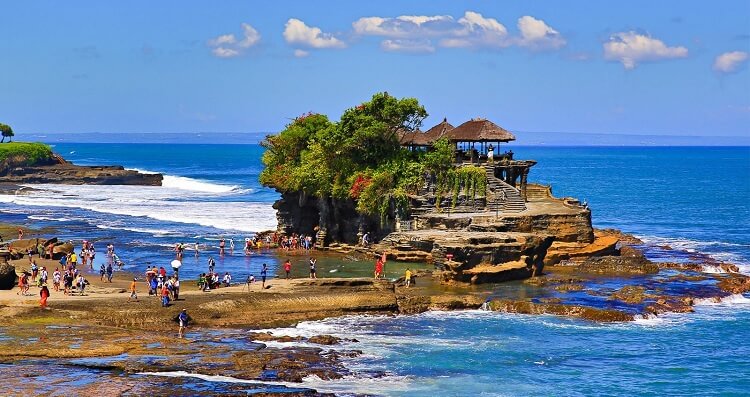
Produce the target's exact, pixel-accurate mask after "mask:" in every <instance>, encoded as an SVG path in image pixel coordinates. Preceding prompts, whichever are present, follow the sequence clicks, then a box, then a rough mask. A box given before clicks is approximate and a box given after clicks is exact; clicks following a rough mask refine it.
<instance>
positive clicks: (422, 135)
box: [399, 119, 453, 146]
mask: <svg viewBox="0 0 750 397" xmlns="http://www.w3.org/2000/svg"><path fill="white" fill-rule="evenodd" d="M451 130H453V126H452V125H451V123H449V122H448V120H447V119H443V121H441V122H440V123H439V124H438V125H436V126H434V127H432V128H430V129H429V130H427V131H425V132H422V131H420V130H416V131H414V132H404V133H400V134H399V142H401V145H404V146H429V145H432V144H433V143H434V142H435V141H437V140H438V139H440V138H442V137H444V136H446V134H448V133H449V132H450V131H451Z"/></svg>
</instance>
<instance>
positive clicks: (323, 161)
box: [260, 93, 483, 219]
mask: <svg viewBox="0 0 750 397" xmlns="http://www.w3.org/2000/svg"><path fill="white" fill-rule="evenodd" d="M426 117H427V112H426V111H425V109H424V107H423V106H422V105H420V104H419V101H417V100H416V99H414V98H401V99H399V98H396V97H393V96H391V95H389V94H388V93H378V94H375V95H373V97H372V98H371V99H370V100H369V101H367V102H364V103H362V104H360V105H358V106H354V107H352V108H349V109H347V110H346V111H344V114H343V115H342V116H341V118H340V120H338V121H331V120H329V118H328V117H327V116H325V115H321V114H315V113H308V114H304V115H302V116H299V117H297V118H295V119H294V120H293V121H292V122H291V123H289V124H288V125H287V126H286V128H285V129H284V130H283V131H281V132H280V133H279V134H278V135H272V136H268V137H266V139H265V140H264V141H263V142H262V143H261V144H262V145H263V146H264V147H265V148H266V151H265V153H264V154H263V164H264V165H265V169H264V170H263V171H262V172H261V174H260V181H261V183H262V184H264V185H266V186H269V187H273V188H275V189H276V190H278V191H280V192H296V191H301V192H305V193H307V194H309V195H312V196H316V197H333V198H336V199H353V200H355V201H356V203H357V210H358V211H359V212H360V213H363V214H368V215H380V216H381V219H385V218H386V216H388V215H394V214H396V213H398V212H403V211H404V210H406V209H407V206H408V196H409V194H415V193H417V191H418V190H419V189H420V187H422V186H423V185H424V183H425V178H424V176H425V174H426V173H431V174H433V175H437V176H438V179H439V180H446V179H445V178H441V176H445V175H447V174H448V173H450V172H452V171H453V167H452V159H453V148H452V145H451V144H450V143H449V142H448V141H439V142H438V143H436V144H435V145H434V148H433V150H431V151H427V152H425V151H410V150H408V149H406V148H403V147H402V146H401V145H400V143H399V133H401V132H410V131H414V130H416V129H418V128H419V127H420V126H421V125H422V121H423V120H424V119H425V118H426ZM482 175H483V171H482Z"/></svg>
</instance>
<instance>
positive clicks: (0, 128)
mask: <svg viewBox="0 0 750 397" xmlns="http://www.w3.org/2000/svg"><path fill="white" fill-rule="evenodd" d="M0 132H2V133H3V139H2V140H0V143H3V142H5V138H9V140H8V142H12V141H13V135H15V134H14V133H13V128H10V126H9V125H7V124H3V123H0Z"/></svg>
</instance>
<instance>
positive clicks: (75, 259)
mask: <svg viewBox="0 0 750 397" xmlns="http://www.w3.org/2000/svg"><path fill="white" fill-rule="evenodd" d="M68 263H70V264H71V265H73V267H75V266H77V265H78V256H77V255H76V253H75V251H74V252H71V253H70V259H69V260H68Z"/></svg>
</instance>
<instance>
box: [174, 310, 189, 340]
mask: <svg viewBox="0 0 750 397" xmlns="http://www.w3.org/2000/svg"><path fill="white" fill-rule="evenodd" d="M177 320H178V321H179V322H180V330H179V335H180V338H182V336H183V335H184V334H185V328H187V326H188V321H190V316H188V314H187V309H182V311H181V312H180V315H179V316H177Z"/></svg>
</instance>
